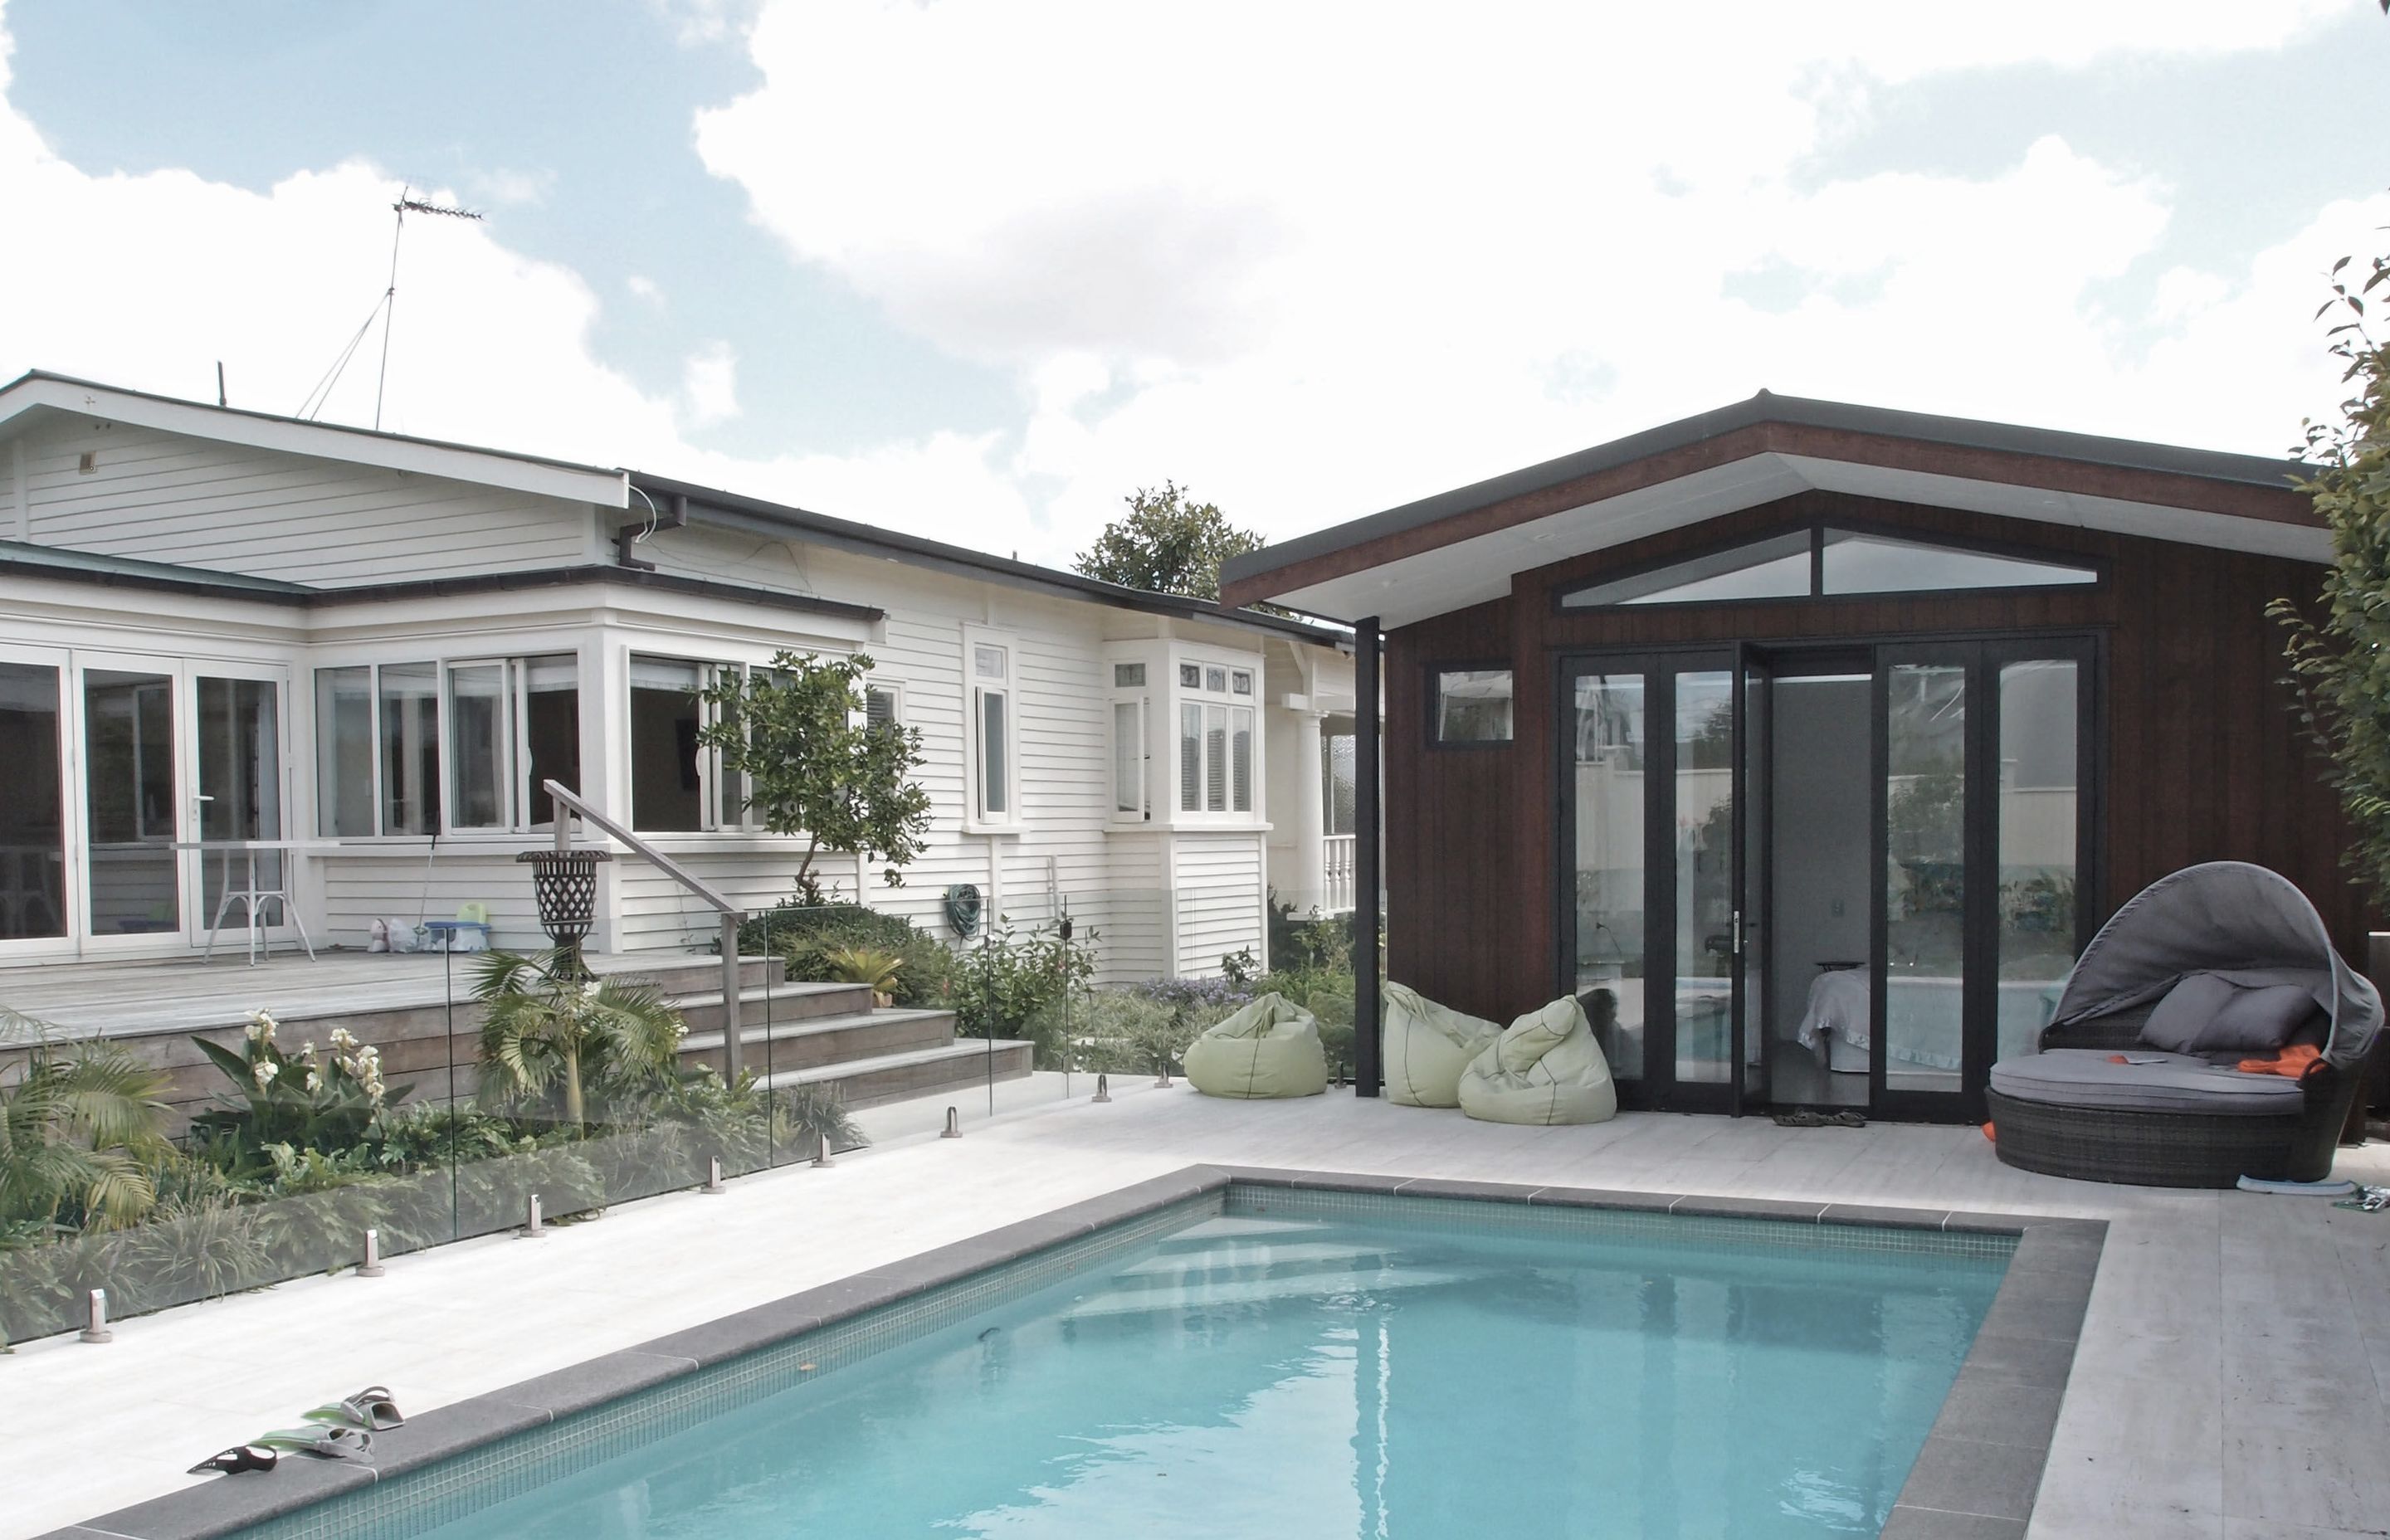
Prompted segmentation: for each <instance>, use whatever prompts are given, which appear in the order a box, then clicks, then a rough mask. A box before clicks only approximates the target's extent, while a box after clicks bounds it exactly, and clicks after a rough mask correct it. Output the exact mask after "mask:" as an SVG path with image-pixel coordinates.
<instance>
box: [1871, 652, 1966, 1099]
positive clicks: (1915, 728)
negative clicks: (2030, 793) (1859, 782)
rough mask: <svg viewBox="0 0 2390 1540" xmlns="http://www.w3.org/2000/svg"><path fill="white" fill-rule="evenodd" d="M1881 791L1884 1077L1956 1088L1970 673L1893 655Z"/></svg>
mask: <svg viewBox="0 0 2390 1540" xmlns="http://www.w3.org/2000/svg"><path fill="white" fill-rule="evenodd" d="M1890 687H1891V721H1890V724H1889V725H1888V729H1887V739H1886V741H1887V744H1888V747H1889V750H1890V758H1889V771H1888V777H1887V784H1886V786H1885V788H1884V823H1885V830H1884V853H1885V867H1884V916H1885V922H1884V946H1885V953H1886V956H1885V958H1884V964H1885V968H1884V973H1885V981H1886V982H1885V985H1884V994H1885V1005H1884V1014H1885V1016H1886V1018H1887V1020H1886V1021H1885V1023H1884V1084H1885V1085H1886V1086H1887V1087H1888V1088H1890V1089H1892V1090H1895V1091H1956V1090H1958V1089H1959V1080H1960V1068H1961V1064H1962V1053H1961V1047H1960V1021H1961V1014H1962V1013H1961V1009H1960V1005H1961V1000H1962V998H1963V996H1964V995H1965V982H1966V966H1965V955H1964V953H1963V952H1962V950H1961V947H1962V944H1963V943H1964V939H1965V934H1966V918H1967V917H1966V858H1967V844H1966V831H1967V777H1966V746H1967V671H1966V670H1965V669H1964V668H1962V667H1960V666H1959V665H1957V664H1943V663H1895V665H1893V667H1892V670H1891V679H1890Z"/></svg>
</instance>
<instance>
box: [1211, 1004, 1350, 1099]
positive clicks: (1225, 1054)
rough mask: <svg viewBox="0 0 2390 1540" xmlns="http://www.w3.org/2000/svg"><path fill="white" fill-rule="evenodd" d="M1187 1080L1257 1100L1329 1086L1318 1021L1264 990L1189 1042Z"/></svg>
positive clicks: (1213, 1092)
mask: <svg viewBox="0 0 2390 1540" xmlns="http://www.w3.org/2000/svg"><path fill="white" fill-rule="evenodd" d="M1182 1062H1183V1063H1184V1064H1185V1066H1186V1070H1187V1081H1188V1084H1190V1085H1192V1086H1194V1087H1195V1089H1197V1090H1199V1091H1201V1092H1202V1093H1203V1094H1204V1095H1205V1096H1207V1097H1236V1098H1238V1099H1240V1100H1248V1101H1250V1100H1259V1099H1264V1098H1267V1097H1316V1096H1318V1095H1319V1094H1320V1093H1322V1092H1324V1091H1326V1090H1327V1089H1328V1051H1327V1049H1326V1048H1325V1047H1324V1046H1322V1045H1321V1044H1320V1041H1319V1022H1318V1021H1317V1020H1316V1019H1315V1018H1314V1017H1313V1016H1312V1014H1311V1012H1309V1011H1307V1010H1305V1009H1304V1008H1303V1007H1301V1006H1298V1005H1296V1004H1295V1003H1294V1002H1293V1001H1291V1000H1290V999H1288V998H1287V997H1286V996H1285V995H1262V996H1261V997H1260V998H1258V999H1255V1000H1253V1001H1251V1002H1250V1003H1248V1004H1246V1005H1245V1006H1243V1007H1240V1008H1239V1009H1238V1010H1237V1011H1236V1013H1235V1014H1233V1015H1231V1016H1229V1017H1227V1018H1226V1019H1225V1020H1221V1021H1219V1022H1218V1023H1216V1024H1215V1025H1214V1026H1213V1027H1212V1028H1211V1030H1209V1031H1207V1032H1206V1033H1203V1035H1202V1036H1201V1037H1198V1038H1197V1039H1195V1041H1194V1042H1192V1043H1190V1044H1189V1045H1188V1047H1187V1053H1186V1055H1185V1058H1184V1059H1183V1060H1182Z"/></svg>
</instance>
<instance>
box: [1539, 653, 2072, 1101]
mask: <svg viewBox="0 0 2390 1540" xmlns="http://www.w3.org/2000/svg"><path fill="white" fill-rule="evenodd" d="M2093 658H2094V654H2093V651H2092V644H2091V643H2090V642H2089V641H2088V639H2081V638H2054V639H2050V638H2045V639H2040V640H2033V639H2018V640H2012V641H2011V640H2002V641H1967V642H1956V643H1915V644H1908V643H1887V644H1879V645H1875V646H1873V647H1870V646H1868V645H1865V644H1861V645H1858V646H1856V647H1855V646H1850V645H1845V646H1843V647H1841V648H1783V649H1761V648H1753V647H1749V646H1744V647H1741V648H1738V649H1737V650H1735V651H1731V652H1728V651H1700V652H1694V651H1688V652H1683V653H1651V654H1636V655H1602V656H1600V657H1588V658H1580V659H1573V660H1569V661H1568V662H1567V664H1566V666H1564V667H1563V669H1562V670H1561V686H1562V691H1563V694H1562V699H1561V725H1562V730H1561V735H1560V738H1561V802H1562V809H1561V823H1562V834H1561V841H1562V850H1563V852H1564V859H1563V862H1562V870H1563V874H1564V877H1563V880H1564V891H1563V892H1562V894H1561V909H1562V920H1561V930H1562V934H1563V936H1564V938H1565V942H1564V945H1565V951H1564V954H1563V955H1564V957H1565V959H1566V966H1565V969H1564V977H1563V981H1562V982H1563V986H1564V987H1566V988H1567V989H1569V990H1570V991H1572V992H1573V993H1574V994H1575V995H1577V996H1578V997H1579V998H1580V999H1581V1000H1582V1001H1583V1003H1584V1005H1585V1007H1586V1009H1587V1014H1588V1016H1589V1017H1590V1018H1591V1019H1592V1020H1593V1023H1594V1028H1595V1032H1596V1033H1597V1035H1598V1036H1599V1037H1600V1041H1601V1045H1602V1049H1603V1051H1604V1053H1605V1054H1607V1055H1608V1056H1609V1059H1610V1063H1611V1070H1612V1073H1613V1075H1614V1076H1615V1077H1616V1079H1617V1081H1618V1083H1619V1086H1620V1094H1621V1097H1622V1099H1623V1100H1625V1102H1626V1103H1627V1104H1628V1105H1631V1106H1644V1107H1654V1108H1664V1109H1676V1110H1715V1111H1741V1110H1751V1109H1757V1108H1760V1107H1766V1106H1772V1105H1800V1106H1817V1107H1821V1108H1844V1107H1860V1106H1864V1107H1867V1108H1870V1109H1872V1110H1876V1111H1879V1112H1883V1113H1888V1114H1892V1115H1898V1116H1917V1117H1929V1118H1944V1119H1956V1118H1972V1117H1975V1116H1977V1115H1979V1109H1980V1105H1981V1100H1982V1091H1983V1087H1984V1084H1985V1081H1986V1080H1987V1079H1988V1076H1989V1072H1990V1067H1991V1065H1992V1063H1993V1062H1994V1061H1995V1060H1996V1059H1999V1058H2002V1057H2006V1056H2008V1055H2011V1054H2015V1053H2020V1052H2029V1051H2031V1049H2032V1046H2033V1044H2034V1040H2035V1038H2036V1036H2037V1033H2039V1031H2040V1029H2041V1027H2042V1026H2043V1025H2044V1024H2045V1023H2046V1022H2047V1021H2048V1020H2049V1013H2050V1009H2051V1007H2052V1006H2053V1005H2054V1004H2055V1001H2056V998H2057V994H2058V989H2059V985H2060V982H2061V981H2062V980H2063V978H2064V977H2065V974H2066V970H2067V969H2068V968H2069V967H2070V966H2071V965H2072V962H2073V959H2074V956H2075V953H2076V952H2077V951H2078V950H2079V949H2080V947H2081V945H2082V943H2083V942H2084V940H2085V939H2086V937H2085V930H2086V928H2087V925H2088V914H2087V911H2086V907H2085V905H2083V904H2081V903H2080V902H2079V901H2078V897H2077V893H2078V888H2079V887H2080V886H2081V885H2082V884H2083V883H2084V881H2085V880H2086V879H2088V869H2089V858H2090V853H2091V850H2092V848H2093V846H2092V839H2091V830H2092V828H2093V827H2094V811H2095V810H2094V809H2093V807H2092V805H2091V802H2090V789H2091V787H2092V784H2093V783H2092V777H2091V776H2090V774H2089V769H2088V767H2089V765H2090V763H2091V759H2090V754H2089V747H2090V745H2091V744H2092V743H2093V741H2094V734H2093V730H2092V729H2093V723H2094V720H2095V718H2094V714H2093V701H2092V685H2093V677H2092V675H2093V670H2092V662H2093ZM1779 808H1782V809H1783V810H1785V812H1784V818H1783V821H1781V822H1780V821H1779V819H1778V816H1777V810H1778V809H1779ZM1780 905H1782V906H1784V907H1783V909H1782V912H1779V906H1780Z"/></svg>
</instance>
